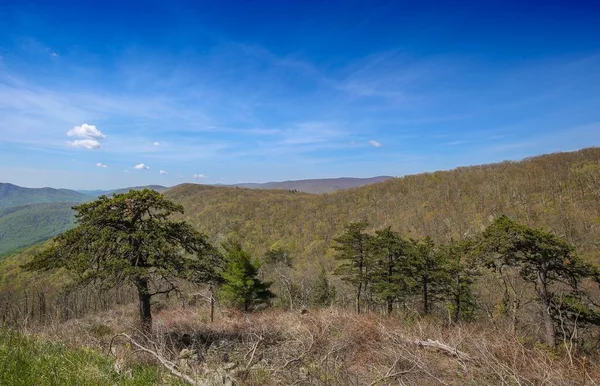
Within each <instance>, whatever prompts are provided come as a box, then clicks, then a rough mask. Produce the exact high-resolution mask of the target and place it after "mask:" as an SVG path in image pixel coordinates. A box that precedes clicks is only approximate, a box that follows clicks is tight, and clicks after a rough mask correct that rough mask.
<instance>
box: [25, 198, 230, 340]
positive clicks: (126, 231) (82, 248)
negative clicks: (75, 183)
mask: <svg viewBox="0 0 600 386" xmlns="http://www.w3.org/2000/svg"><path fill="white" fill-rule="evenodd" d="M73 209H74V210H75V212H76V215H75V217H76V219H77V226H76V227H75V228H74V229H71V230H69V231H67V232H65V233H63V234H62V235H60V236H57V237H56V238H55V239H54V243H53V244H52V246H51V247H50V248H49V249H46V250H44V251H43V252H41V253H39V254H37V255H36V256H35V257H34V258H33V260H32V261H31V262H30V263H28V264H26V265H25V268H26V269H29V270H52V269H58V268H65V269H66V270H67V271H69V272H70V273H71V274H72V276H73V278H74V285H87V284H94V285H97V286H99V287H100V288H111V287H115V286H118V285H121V284H131V285H133V286H135V288H136V289H137V293H138V298H139V312H140V321H141V326H142V329H144V330H146V331H147V330H149V329H151V327H152V314H151V311H150V300H151V298H152V297H153V296H155V295H158V294H166V293H169V292H171V291H177V290H178V281H177V280H176V279H178V278H180V279H188V280H192V281H195V282H208V281H212V280H214V278H215V277H216V271H215V268H217V267H218V266H219V265H220V263H221V256H220V254H219V253H218V252H217V251H216V249H214V248H213V247H212V246H211V245H210V244H209V242H208V241H207V239H206V237H205V236H204V235H202V234H200V233H198V232H197V231H195V230H194V229H193V228H192V227H191V226H190V225H189V224H187V223H185V222H183V221H173V220H171V219H170V216H171V215H172V214H175V213H183V207H182V206H181V205H177V204H175V203H173V202H171V201H169V200H167V199H165V198H164V197H163V196H162V195H161V194H160V193H157V192H155V191H153V190H150V189H144V190H140V191H134V190H132V191H130V192H129V193H124V194H115V195H113V197H112V198H108V197H106V196H100V197H99V198H98V199H97V200H95V201H93V202H90V203H86V204H82V205H79V206H75V207H74V208H73Z"/></svg>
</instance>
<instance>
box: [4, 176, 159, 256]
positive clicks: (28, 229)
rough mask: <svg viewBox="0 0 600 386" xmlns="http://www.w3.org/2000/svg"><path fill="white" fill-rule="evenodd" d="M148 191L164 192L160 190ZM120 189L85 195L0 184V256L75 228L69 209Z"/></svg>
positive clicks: (125, 189) (156, 188)
mask: <svg viewBox="0 0 600 386" xmlns="http://www.w3.org/2000/svg"><path fill="white" fill-rule="evenodd" d="M148 187H149V188H152V189H155V190H158V191H164V190H165V189H166V188H165V187H164V186H158V185H151V186H148ZM143 188H145V186H144V187H133V188H123V189H115V190H107V191H93V192H92V191H88V193H87V194H84V193H82V192H76V191H73V190H67V189H52V188H41V189H31V188H23V187H20V186H16V185H12V184H0V256H3V255H7V254H9V253H11V252H14V251H15V250H18V249H22V248H25V247H28V246H30V245H33V244H36V243H38V242H40V241H44V240H47V239H49V238H51V237H54V236H56V235H58V234H60V233H62V232H64V231H66V230H67V229H69V228H71V227H73V225H74V224H75V217H74V213H73V210H72V209H71V207H73V206H74V205H77V204H80V203H82V202H86V201H91V200H93V199H94V198H95V197H97V196H99V195H102V194H106V195H110V194H112V193H122V192H128V191H129V190H131V189H143Z"/></svg>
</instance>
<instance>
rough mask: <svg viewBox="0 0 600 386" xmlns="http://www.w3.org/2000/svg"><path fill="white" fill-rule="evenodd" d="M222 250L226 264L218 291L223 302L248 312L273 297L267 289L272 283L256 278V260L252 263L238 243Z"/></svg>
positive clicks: (257, 263) (258, 265)
mask: <svg viewBox="0 0 600 386" xmlns="http://www.w3.org/2000/svg"><path fill="white" fill-rule="evenodd" d="M224 248H225V251H226V255H225V258H226V264H225V269H224V270H223V272H222V273H221V278H222V280H223V285H222V286H221V291H220V293H221V298H222V299H223V300H225V301H226V302H229V303H230V304H232V305H234V306H236V307H240V308H242V309H243V310H244V312H248V311H251V310H252V309H254V308H255V307H256V306H257V305H260V304H264V303H267V302H268V301H269V300H271V299H272V298H274V297H275V295H274V294H273V293H272V292H271V290H270V289H269V287H270V286H271V284H272V283H270V282H264V281H262V280H260V279H259V278H258V269H259V268H260V263H259V262H258V261H257V260H255V261H252V260H251V257H250V254H249V253H248V252H246V251H244V250H243V249H242V246H241V245H240V244H239V243H229V244H226V245H224Z"/></svg>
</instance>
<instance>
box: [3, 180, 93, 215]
mask: <svg viewBox="0 0 600 386" xmlns="http://www.w3.org/2000/svg"><path fill="white" fill-rule="evenodd" d="M89 199H90V197H89V196H86V195H84V194H81V193H78V192H75V191H73V190H68V189H54V188H23V187H20V186H17V185H13V184H8V183H0V209H2V208H10V207H14V206H21V205H31V204H40V203H55V202H84V201H88V200H89Z"/></svg>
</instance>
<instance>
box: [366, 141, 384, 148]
mask: <svg viewBox="0 0 600 386" xmlns="http://www.w3.org/2000/svg"><path fill="white" fill-rule="evenodd" d="M369 145H371V146H373V147H381V146H383V145H382V144H381V143H380V142H377V141H376V140H374V139H372V140H370V141H369Z"/></svg>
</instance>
